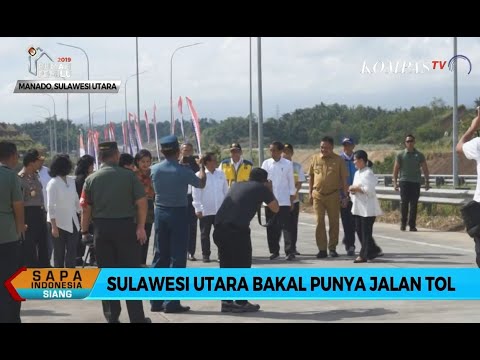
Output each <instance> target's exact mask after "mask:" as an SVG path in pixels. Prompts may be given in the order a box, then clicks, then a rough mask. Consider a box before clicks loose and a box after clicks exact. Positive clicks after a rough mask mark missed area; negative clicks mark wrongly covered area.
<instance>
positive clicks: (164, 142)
mask: <svg viewBox="0 0 480 360" xmlns="http://www.w3.org/2000/svg"><path fill="white" fill-rule="evenodd" d="M160 146H161V147H162V150H178V149H179V148H180V146H179V144H178V139H177V137H176V136H175V135H168V136H164V137H163V138H161V139H160Z"/></svg>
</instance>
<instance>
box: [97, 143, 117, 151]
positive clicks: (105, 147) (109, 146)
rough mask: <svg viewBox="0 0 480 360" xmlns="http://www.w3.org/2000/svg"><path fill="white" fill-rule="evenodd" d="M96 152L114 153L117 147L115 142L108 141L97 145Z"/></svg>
mask: <svg viewBox="0 0 480 360" xmlns="http://www.w3.org/2000/svg"><path fill="white" fill-rule="evenodd" d="M98 150H100V151H110V150H111V151H114V150H118V145H117V143H116V142H115V141H108V142H103V143H100V144H98Z"/></svg>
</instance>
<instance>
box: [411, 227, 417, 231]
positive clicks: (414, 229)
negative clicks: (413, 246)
mask: <svg viewBox="0 0 480 360" xmlns="http://www.w3.org/2000/svg"><path fill="white" fill-rule="evenodd" d="M410 231H418V230H417V228H416V227H415V226H413V227H412V226H410Z"/></svg>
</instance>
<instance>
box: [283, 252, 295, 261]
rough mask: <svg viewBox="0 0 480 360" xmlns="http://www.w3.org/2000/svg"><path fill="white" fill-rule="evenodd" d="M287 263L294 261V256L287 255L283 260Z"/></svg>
mask: <svg viewBox="0 0 480 360" xmlns="http://www.w3.org/2000/svg"><path fill="white" fill-rule="evenodd" d="M285 260H287V261H292V260H295V255H294V254H293V253H291V254H288V255H287V257H286V258H285Z"/></svg>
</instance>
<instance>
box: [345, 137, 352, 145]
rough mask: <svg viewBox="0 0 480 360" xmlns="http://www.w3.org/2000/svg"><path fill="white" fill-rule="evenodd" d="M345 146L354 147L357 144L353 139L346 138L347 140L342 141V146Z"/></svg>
mask: <svg viewBox="0 0 480 360" xmlns="http://www.w3.org/2000/svg"><path fill="white" fill-rule="evenodd" d="M345 144H351V145H354V144H355V142H354V141H353V139H352V138H351V137H346V138H343V140H342V145H345Z"/></svg>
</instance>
